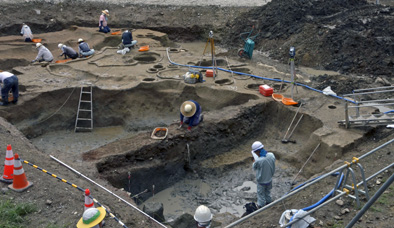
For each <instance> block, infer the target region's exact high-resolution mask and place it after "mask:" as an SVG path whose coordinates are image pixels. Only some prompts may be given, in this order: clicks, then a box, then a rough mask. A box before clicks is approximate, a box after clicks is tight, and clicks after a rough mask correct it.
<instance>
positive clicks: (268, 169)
mask: <svg viewBox="0 0 394 228" xmlns="http://www.w3.org/2000/svg"><path fill="white" fill-rule="evenodd" d="M252 155H253V157H254V163H253V170H254V171H255V172H256V181H257V207H258V208H261V207H264V206H265V205H267V204H270V203H271V202H272V198H271V189H272V177H273V176H274V173H275V155H274V154H273V153H267V151H266V150H265V149H264V145H263V144H262V143H261V142H259V141H256V142H254V143H253V144H252Z"/></svg>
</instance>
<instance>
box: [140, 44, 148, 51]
mask: <svg viewBox="0 0 394 228" xmlns="http://www.w3.org/2000/svg"><path fill="white" fill-rule="evenodd" d="M138 51H149V45H146V46H142V47H140V49H139V50H138Z"/></svg>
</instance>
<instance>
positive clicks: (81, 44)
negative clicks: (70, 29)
mask: <svg viewBox="0 0 394 228" xmlns="http://www.w3.org/2000/svg"><path fill="white" fill-rule="evenodd" d="M78 51H79V54H80V56H81V57H82V56H83V57H88V56H91V55H93V54H94V49H90V48H89V45H88V44H87V43H86V42H85V41H84V40H83V39H82V38H79V39H78Z"/></svg>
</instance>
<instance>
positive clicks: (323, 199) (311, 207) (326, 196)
mask: <svg viewBox="0 0 394 228" xmlns="http://www.w3.org/2000/svg"><path fill="white" fill-rule="evenodd" d="M343 176H344V175H343V174H342V175H341V178H340V179H339V184H338V186H339V185H341V183H342V180H343ZM315 179H316V178H315ZM293 190H294V189H293ZM335 190H336V189H335V188H333V189H332V190H331V191H330V192H329V193H328V194H327V195H325V196H324V197H323V198H322V199H321V200H319V201H318V202H317V203H315V204H313V205H311V206H308V207H304V208H302V209H301V210H303V211H309V210H312V209H313V208H315V207H317V206H319V205H320V204H322V203H324V201H326V200H327V199H328V198H330V197H331V196H332V195H333V194H334V191H335ZM293 218H294V215H293V216H292V217H291V219H290V222H291V221H293ZM286 228H291V225H290V226H287V227H286Z"/></svg>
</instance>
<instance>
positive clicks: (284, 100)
mask: <svg viewBox="0 0 394 228" xmlns="http://www.w3.org/2000/svg"><path fill="white" fill-rule="evenodd" d="M282 103H283V104H285V105H296V104H298V102H296V101H294V100H293V99H291V98H286V97H284V98H282Z"/></svg>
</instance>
